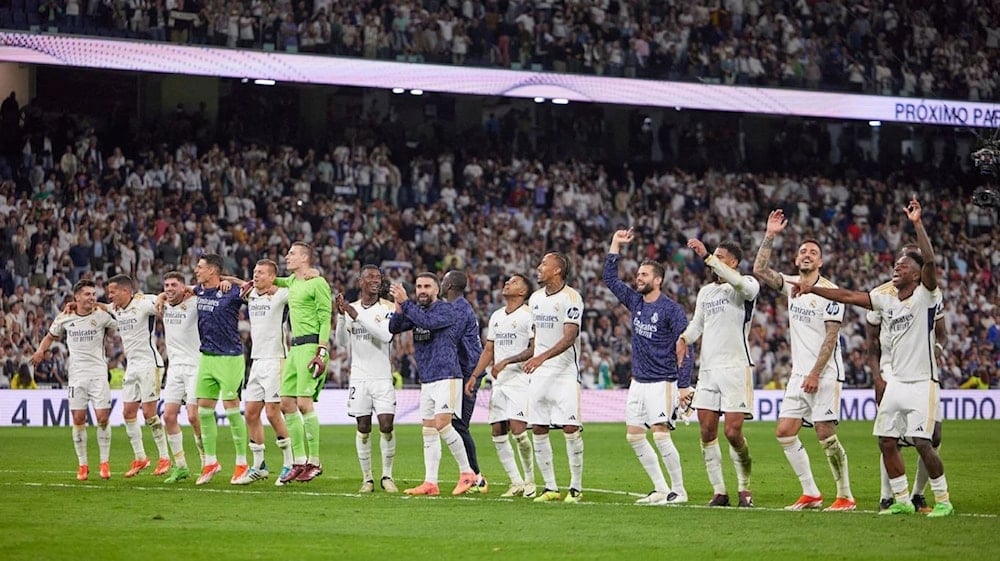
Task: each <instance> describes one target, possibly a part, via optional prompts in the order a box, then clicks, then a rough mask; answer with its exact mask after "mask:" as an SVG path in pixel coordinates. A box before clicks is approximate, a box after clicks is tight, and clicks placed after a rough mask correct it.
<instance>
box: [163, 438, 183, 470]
mask: <svg viewBox="0 0 1000 561" xmlns="http://www.w3.org/2000/svg"><path fill="white" fill-rule="evenodd" d="M167 444H169V445H170V450H171V451H172V452H173V458H174V465H175V466H177V467H179V468H186V467H188V466H187V458H185V457H184V433H181V432H178V433H177V434H168V435H167Z"/></svg>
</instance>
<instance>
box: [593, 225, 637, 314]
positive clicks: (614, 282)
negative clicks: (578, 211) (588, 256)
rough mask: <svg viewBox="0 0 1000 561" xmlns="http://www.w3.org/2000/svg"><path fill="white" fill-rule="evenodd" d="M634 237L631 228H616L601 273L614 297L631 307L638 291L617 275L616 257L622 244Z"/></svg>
mask: <svg viewBox="0 0 1000 561" xmlns="http://www.w3.org/2000/svg"><path fill="white" fill-rule="evenodd" d="M634 238H635V235H634V234H633V233H632V229H631V228H629V229H628V230H618V231H616V232H615V234H614V236H613V237H612V238H611V246H610V247H609V248H608V256H607V258H606V259H605V260H604V273H603V275H602V277H603V279H604V284H605V285H606V286H607V287H608V289H609V290H610V291H611V293H612V294H614V295H615V298H618V301H619V302H621V303H622V304H625V306H626V307H628V308H629V309H632V307H633V306H634V305H635V303H636V302H635V301H636V300H638V299H640V298H641V296H639V293H638V292H636V291H635V290H633V289H632V288H631V287H629V286H628V285H627V284H625V283H624V282H623V281H622V280H621V278H619V277H618V257H619V253H620V251H621V246H622V244H625V243H629V242H631V241H632V240H633V239H634Z"/></svg>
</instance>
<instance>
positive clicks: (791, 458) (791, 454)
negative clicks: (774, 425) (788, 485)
mask: <svg viewBox="0 0 1000 561" xmlns="http://www.w3.org/2000/svg"><path fill="white" fill-rule="evenodd" d="M778 443H779V444H781V448H782V449H783V450H784V451H785V457H786V458H788V464H789V465H791V466H792V473H794V474H795V477H798V478H799V483H801V484H802V494H803V495H809V496H810V497H819V496H821V493H820V491H819V487H817V486H816V479H815V478H814V477H813V472H812V467H811V465H810V463H809V454H808V453H807V452H806V447H805V446H803V445H802V441H801V440H799V437H798V436H779V437H778Z"/></svg>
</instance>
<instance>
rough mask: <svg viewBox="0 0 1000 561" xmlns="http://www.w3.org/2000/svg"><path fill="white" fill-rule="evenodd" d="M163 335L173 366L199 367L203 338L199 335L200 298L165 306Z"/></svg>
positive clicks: (192, 297)
mask: <svg viewBox="0 0 1000 561" xmlns="http://www.w3.org/2000/svg"><path fill="white" fill-rule="evenodd" d="M163 335H164V338H165V339H166V341H167V358H169V359H170V364H172V365H175V366H176V365H185V366H195V367H197V366H198V364H199V362H200V361H201V337H200V335H199V334H198V297H197V296H195V295H193V294H192V295H191V296H189V297H187V298H185V299H184V300H181V302H180V304H177V305H176V306H172V305H171V304H170V303H169V302H167V303H165V304H164V305H163Z"/></svg>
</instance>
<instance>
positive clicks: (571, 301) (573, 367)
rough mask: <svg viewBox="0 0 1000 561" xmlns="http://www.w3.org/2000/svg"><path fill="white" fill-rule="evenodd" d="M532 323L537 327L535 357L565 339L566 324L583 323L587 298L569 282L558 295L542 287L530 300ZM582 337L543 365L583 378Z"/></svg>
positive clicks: (549, 371) (555, 372)
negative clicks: (570, 285) (564, 329)
mask: <svg viewBox="0 0 1000 561" xmlns="http://www.w3.org/2000/svg"><path fill="white" fill-rule="evenodd" d="M528 307H529V308H531V322H532V325H533V326H534V328H535V356H538V355H540V354H542V353H544V352H546V351H548V350H549V349H551V348H552V347H554V346H555V345H556V344H557V343H558V342H559V340H560V339H562V338H563V326H564V325H565V324H567V323H568V324H572V325H576V326H577V327H579V326H580V321H581V319H582V318H583V298H581V297H580V293H579V292H577V291H576V290H574V289H572V288H570V287H569V285H565V286H563V287H562V289H561V290H560V291H559V292H556V293H555V294H546V293H545V288H540V289H538V290H536V291H535V293H534V294H532V295H531V298H529V299H528ZM579 358H580V337H579V336H577V338H576V341H574V342H573V344H572V345H571V346H570V347H569V348H568V349H566V350H565V351H563V352H562V353H560V354H558V355H556V356H554V357H552V358H550V359H548V360H546V361H545V362H543V363H542V365H541V366H540V367H539V370H542V371H544V372H546V373H549V374H556V375H560V374H564V375H571V376H573V377H574V378H576V379H578V380H579V379H580V364H579Z"/></svg>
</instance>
